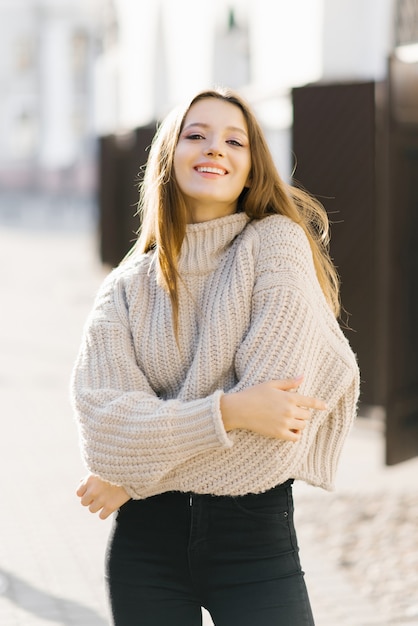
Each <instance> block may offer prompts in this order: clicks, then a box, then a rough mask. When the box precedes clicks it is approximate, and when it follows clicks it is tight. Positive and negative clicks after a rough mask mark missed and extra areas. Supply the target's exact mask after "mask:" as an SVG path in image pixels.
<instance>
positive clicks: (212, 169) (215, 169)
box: [195, 166, 227, 176]
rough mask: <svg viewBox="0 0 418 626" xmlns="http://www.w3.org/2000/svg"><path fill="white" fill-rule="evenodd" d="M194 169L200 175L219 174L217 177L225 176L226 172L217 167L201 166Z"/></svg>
mask: <svg viewBox="0 0 418 626" xmlns="http://www.w3.org/2000/svg"><path fill="white" fill-rule="evenodd" d="M195 169H196V171H197V172H202V173H207V174H219V176H225V174H227V171H226V170H223V169H219V168H218V167H206V166H201V167H196V168H195Z"/></svg>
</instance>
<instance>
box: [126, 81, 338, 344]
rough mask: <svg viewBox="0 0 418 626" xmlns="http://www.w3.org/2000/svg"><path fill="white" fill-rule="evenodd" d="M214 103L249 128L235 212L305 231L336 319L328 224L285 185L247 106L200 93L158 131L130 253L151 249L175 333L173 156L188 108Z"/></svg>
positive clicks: (181, 213)
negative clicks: (245, 180)
mask: <svg viewBox="0 0 418 626" xmlns="http://www.w3.org/2000/svg"><path fill="white" fill-rule="evenodd" d="M207 98H217V99H218V100H223V101H225V102H228V103H231V104H234V105H235V106H237V107H239V108H240V109H241V111H242V113H243V115H244V118H245V120H246V123H247V128H248V136H249V146H250V152H251V172H250V178H251V186H250V187H249V188H248V189H245V192H243V193H242V194H241V196H240V198H239V201H238V202H239V208H240V210H241V211H244V212H245V213H246V214H247V215H248V216H249V217H250V218H251V219H262V218H264V217H267V216H268V215H273V214H275V213H278V214H281V215H286V216H287V217H289V218H291V219H292V220H293V221H294V222H296V223H298V224H299V225H300V226H301V227H302V228H303V229H304V231H305V233H306V235H307V237H308V240H309V243H310V246H311V249H312V254H313V260H314V264H315V269H316V273H317V277H318V281H319V284H320V285H321V288H322V290H323V293H324V295H325V298H326V299H327V301H328V303H329V305H330V307H331V309H332V311H333V312H334V314H335V316H336V317H338V316H339V314H340V300H339V279H338V274H337V271H336V268H335V267H334V264H333V263H332V260H331V258H330V255H329V222H328V217H327V214H326V211H325V209H324V208H323V206H322V205H321V204H320V203H319V202H318V201H316V200H315V199H314V198H313V197H311V196H310V195H309V194H308V193H307V192H306V191H304V190H303V189H300V188H297V187H295V186H293V185H289V184H286V183H285V182H284V181H283V180H282V179H281V178H280V176H279V174H278V172H277V168H276V166H275V164H274V161H273V157H272V155H271V152H270V150H269V147H268V145H267V141H266V139H265V137H264V134H263V131H262V129H261V126H260V124H259V123H258V121H257V119H256V117H255V115H254V114H253V113H252V111H251V109H250V107H249V105H248V104H247V103H246V102H245V101H244V100H243V99H242V98H241V97H240V96H239V95H238V94H237V93H235V92H233V91H231V90H229V89H224V88H222V89H213V90H208V91H202V92H200V93H198V94H197V95H196V96H195V97H194V98H193V99H192V100H191V102H190V103H189V104H188V105H187V106H186V107H183V108H178V109H176V110H174V111H173V112H172V113H171V114H170V115H168V116H167V117H166V119H165V120H164V121H163V123H162V124H161V125H160V126H159V128H158V129H157V132H156V134H155V137H154V139H153V142H152V145H151V149H150V153H149V157H148V161H147V165H146V168H145V174H144V177H143V180H142V182H141V184H140V197H139V204H138V213H139V215H140V217H141V226H140V230H139V237H138V240H137V242H136V243H135V245H134V247H133V248H132V250H131V252H130V253H129V255H130V254H131V253H132V252H135V251H137V252H140V253H145V252H148V251H150V250H152V249H155V254H156V262H157V265H156V266H157V276H158V280H159V282H161V284H162V285H163V286H164V288H165V289H166V290H167V291H168V293H169V296H170V299H171V303H172V308H173V324H174V329H175V332H176V335H177V329H178V309H179V301H178V281H179V279H180V276H179V274H178V269H177V260H178V256H179V253H180V248H181V245H182V242H183V239H184V236H185V231H186V224H187V207H186V203H185V200H184V197H183V195H182V192H181V190H180V189H179V186H178V184H177V182H176V178H175V174H174V166H173V161H174V153H175V149H176V146H177V142H178V139H179V136H180V133H181V131H182V127H183V124H184V120H185V117H186V115H187V113H188V111H189V109H190V107H191V106H192V105H193V104H195V103H196V102H198V101H199V100H204V99H207Z"/></svg>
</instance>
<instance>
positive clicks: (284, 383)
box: [272, 375, 303, 391]
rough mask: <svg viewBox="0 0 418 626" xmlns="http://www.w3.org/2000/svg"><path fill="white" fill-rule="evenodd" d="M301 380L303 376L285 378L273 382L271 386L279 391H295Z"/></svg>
mask: <svg viewBox="0 0 418 626" xmlns="http://www.w3.org/2000/svg"><path fill="white" fill-rule="evenodd" d="M302 380H303V376H302V375H300V376H295V378H286V379H283V380H273V381H272V382H273V384H274V386H275V387H276V389H280V390H281V391H290V390H291V389H297V388H298V387H299V385H300V384H301V382H302Z"/></svg>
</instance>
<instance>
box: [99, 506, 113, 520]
mask: <svg viewBox="0 0 418 626" xmlns="http://www.w3.org/2000/svg"><path fill="white" fill-rule="evenodd" d="M115 510H116V509H115ZM112 513H113V509H109V508H107V507H103V508H102V510H101V511H100V513H99V517H100V519H107V518H108V517H109V515H111V514H112Z"/></svg>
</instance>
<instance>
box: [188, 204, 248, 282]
mask: <svg viewBox="0 0 418 626" xmlns="http://www.w3.org/2000/svg"><path fill="white" fill-rule="evenodd" d="M248 222H249V217H248V216H247V215H246V213H233V214H232V215H227V216H225V217H219V218H217V219H214V220H209V221H208V222H199V223H198V224H187V226H186V234H185V237H184V240H183V244H182V247H181V252H180V258H179V264H178V269H179V272H180V274H181V273H193V274H200V273H202V272H203V273H205V272H211V271H213V270H214V269H215V268H216V267H217V266H218V264H219V261H220V259H221V257H222V255H223V254H224V252H225V251H226V250H227V248H229V246H230V245H231V243H232V241H233V240H234V239H235V237H236V236H237V235H239V234H240V233H241V232H242V231H243V230H244V228H245V226H246V225H247V224H248Z"/></svg>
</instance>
